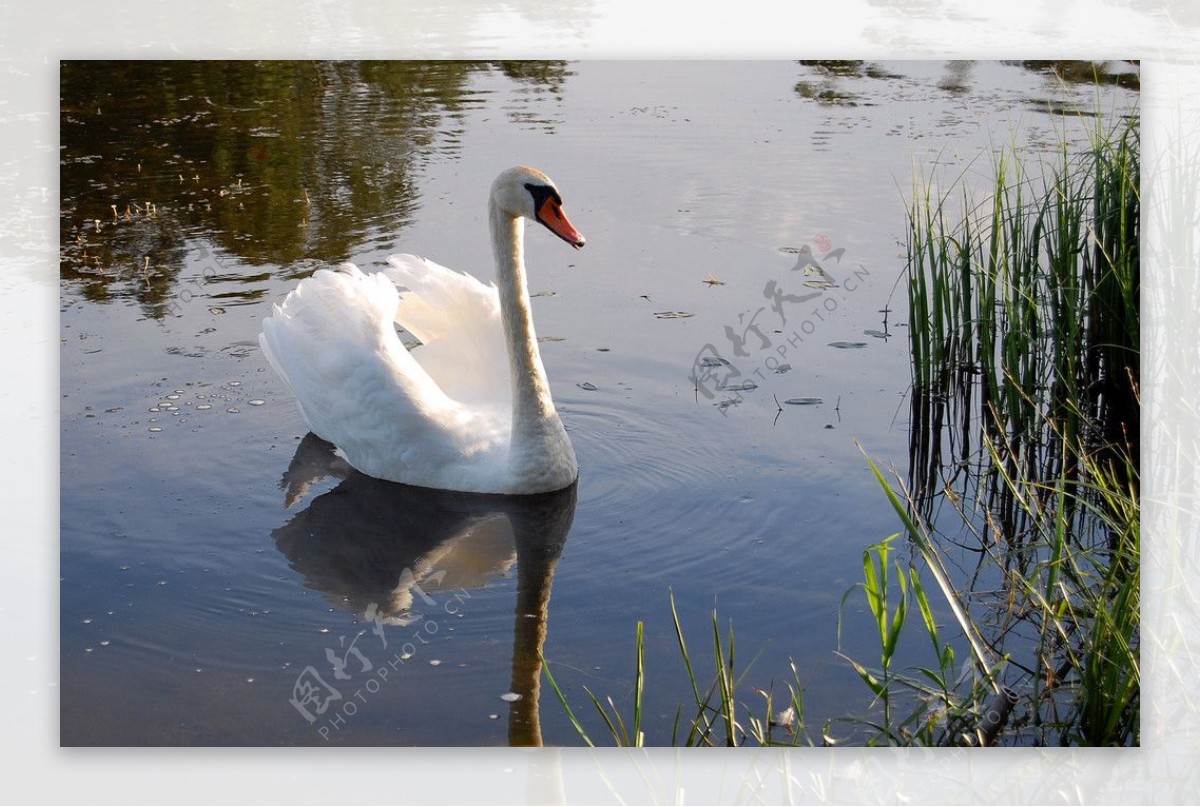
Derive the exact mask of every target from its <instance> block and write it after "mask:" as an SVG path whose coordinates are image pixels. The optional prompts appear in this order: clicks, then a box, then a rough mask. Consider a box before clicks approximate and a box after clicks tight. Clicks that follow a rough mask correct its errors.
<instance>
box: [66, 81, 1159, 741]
mask: <svg viewBox="0 0 1200 807" xmlns="http://www.w3.org/2000/svg"><path fill="white" fill-rule="evenodd" d="M1134 103H1136V91H1134V90H1129V89H1125V88H1123V87H1122V86H1120V82H1117V83H1113V84H1109V85H1106V86H1105V88H1104V89H1102V90H1099V91H1098V90H1096V89H1095V87H1093V86H1090V85H1087V84H1080V85H1074V84H1069V83H1064V82H1062V81H1061V80H1060V79H1058V78H1057V77H1055V76H1054V75H1053V74H1051V73H1049V72H1047V71H1044V70H1041V69H1038V67H1037V66H1035V65H1028V64H1019V63H1012V64H1007V63H998V62H949V63H942V62H930V63H919V62H918V63H912V62H899V63H815V64H810V63H795V62H746V63H740V62H710V63H691V62H653V63H627V62H583V63H519V62H518V63H495V64H484V63H470V62H449V63H432V62H421V63H414V62H399V63H361V64H360V63H355V64H351V63H335V64H326V63H311V62H304V63H266V64H261V63H250V62H237V63H224V62H205V63H186V62H175V63H114V62H103V63H82V62H80V63H64V64H63V66H62V106H61V110H62V113H61V114H62V121H61V132H62V154H61V157H62V168H61V194H62V214H61V234H62V236H61V237H62V262H61V265H62V295H61V337H62V344H61V395H62V399H61V404H62V435H61V582H60V590H61V625H60V630H61V642H60V644H61V696H60V697H61V741H62V744H63V745H176V744H187V745H279V744H284V745H302V744H307V745H332V744H340V745H381V744H397V745H497V744H505V743H510V742H513V743H530V742H539V741H541V742H545V743H547V744H567V745H570V744H578V743H579V742H580V740H579V737H578V735H577V734H576V732H575V730H574V729H573V728H572V727H571V725H570V723H569V722H568V720H567V718H566V716H565V715H564V714H563V710H562V709H561V707H560V705H559V704H558V703H557V701H556V699H555V698H554V696H553V693H552V692H551V691H550V689H549V687H547V686H542V687H540V692H539V687H538V681H539V669H540V664H539V653H540V654H542V655H544V657H545V659H546V660H547V662H548V664H549V665H550V669H551V671H552V672H553V674H554V676H555V678H556V680H557V681H558V682H559V684H560V685H561V686H563V688H564V689H565V691H566V692H567V694H568V697H569V698H570V699H571V701H572V703H573V705H574V706H575V708H576V709H577V711H579V712H581V713H582V714H583V715H584V716H585V719H587V720H588V722H589V725H590V727H591V728H592V729H593V730H594V734H595V735H596V736H600V735H601V734H602V729H601V727H600V725H599V724H598V722H597V721H596V720H594V715H593V714H592V713H591V707H590V706H589V705H588V704H587V702H586V696H585V694H584V692H583V687H585V686H586V687H587V688H588V689H590V690H591V691H593V692H595V693H597V694H599V695H601V696H602V697H603V696H607V695H611V696H612V697H613V699H614V701H616V702H617V703H618V704H619V705H622V707H623V708H627V705H628V704H629V703H630V697H631V692H632V688H633V683H634V664H633V661H634V637H635V627H636V623H637V622H638V621H642V622H644V623H645V645H646V670H647V679H646V684H645V689H646V693H647V694H646V709H647V713H646V717H645V729H646V732H647V741H648V743H649V744H665V743H667V742H669V740H670V736H671V726H672V723H673V721H674V719H675V712H676V708H677V707H678V706H680V705H681V704H687V703H688V702H689V700H690V685H689V684H688V682H687V680H686V678H685V676H684V669H683V665H682V662H681V661H680V659H679V654H678V649H677V647H676V642H675V637H674V630H673V627H672V617H671V611H670V598H671V597H672V596H673V597H674V600H675V603H676V606H677V608H678V612H679V615H680V619H681V622H682V624H683V627H684V630H685V632H686V633H687V635H688V637H689V641H690V644H691V646H692V648H693V650H694V653H695V656H696V661H697V664H698V665H699V667H700V669H701V671H702V673H701V676H700V677H701V678H702V679H704V681H705V682H706V681H707V680H709V678H710V674H709V672H708V670H709V669H710V665H711V651H709V650H708V647H709V645H710V644H711V631H712V622H711V618H712V617H711V614H712V611H713V609H714V608H716V609H717V611H718V613H719V616H720V620H721V624H722V626H723V627H727V626H728V625H729V624H732V626H733V629H734V632H735V634H736V639H737V653H738V658H739V666H741V667H743V668H744V667H745V666H746V664H747V663H748V662H749V661H750V660H751V659H754V661H753V665H752V666H750V668H749V672H748V674H747V675H746V676H745V678H744V680H743V696H744V698H745V699H746V700H747V701H748V702H752V703H757V696H755V695H754V694H753V693H754V689H755V688H759V689H770V688H771V687H772V686H778V685H779V684H780V683H781V682H783V681H786V680H790V677H791V673H790V670H789V667H788V664H789V660H794V662H795V664H796V668H797V670H798V672H799V674H800V677H801V680H802V681H803V683H804V685H805V688H806V697H807V702H808V704H809V716H808V717H809V721H810V725H813V726H819V725H820V723H821V722H822V721H823V720H824V719H825V718H827V717H833V716H841V715H848V714H861V713H862V712H863V711H865V709H866V708H867V703H868V698H867V695H868V693H867V691H866V689H865V688H864V687H863V686H862V684H861V682H859V681H857V678H856V676H855V675H854V673H853V671H852V669H851V668H850V666H849V665H848V664H847V662H846V661H845V660H844V659H843V658H841V657H839V655H838V652H839V650H840V652H843V653H845V654H847V655H849V656H851V657H853V658H856V659H860V660H863V661H865V662H867V663H870V662H871V660H872V659H873V658H876V657H877V651H876V647H875V642H876V639H874V638H873V635H872V633H871V631H872V630H873V624H872V623H871V622H870V621H869V619H868V618H867V614H866V611H865V609H864V608H863V607H862V603H861V595H851V596H850V597H849V598H847V599H846V600H845V604H844V605H843V604H842V601H843V595H845V593H846V592H847V590H848V589H850V588H851V586H853V585H854V583H856V582H857V581H858V580H860V577H861V564H862V552H863V550H864V549H865V548H866V547H867V546H869V545H870V544H872V543H875V542H877V541H879V540H880V539H882V538H884V537H886V536H888V535H889V534H891V533H893V532H896V531H897V529H898V524H897V522H896V519H895V516H894V513H893V512H892V510H891V508H890V505H889V504H888V502H887V500H886V499H885V498H884V496H883V495H882V492H881V491H880V490H879V488H878V486H877V484H876V483H875V481H874V480H873V478H872V476H871V474H870V472H869V470H868V468H867V465H866V462H865V461H864V458H863V451H866V452H869V453H870V454H871V456H873V457H875V458H876V459H877V460H879V461H880V462H881V463H883V464H885V465H886V464H891V465H894V466H895V467H896V468H898V469H901V470H903V468H904V466H905V463H906V461H907V459H906V458H907V451H908V436H907V432H906V428H907V413H908V408H907V404H906V398H905V395H906V391H907V388H908V383H909V370H908V353H907V338H906V337H907V333H906V323H905V316H906V312H905V310H904V303H903V300H904V295H903V288H902V287H898V286H897V282H898V279H899V278H900V277H901V275H902V272H903V269H904V257H903V253H904V243H903V242H904V233H905V217H904V216H905V207H904V199H905V197H906V195H907V193H908V191H909V189H910V188H911V181H912V177H913V176H914V173H916V174H918V175H921V176H926V175H932V174H939V175H944V176H945V177H947V178H948V179H950V180H953V179H954V178H956V177H959V176H963V177H965V181H966V182H967V184H976V183H978V184H979V185H980V186H981V187H986V185H987V184H988V183H989V182H990V171H991V162H990V159H989V157H988V156H987V155H988V154H989V153H990V152H991V151H992V150H994V149H997V148H1000V147H1002V146H1005V145H1008V144H1013V143H1016V144H1018V145H1019V147H1020V148H1022V149H1026V150H1032V151H1044V152H1045V153H1046V154H1047V155H1048V156H1052V152H1053V150H1054V148H1055V144H1056V143H1057V142H1059V140H1060V138H1061V137H1062V135H1063V134H1064V133H1065V134H1066V135H1067V136H1068V137H1070V138H1080V137H1082V136H1083V134H1082V133H1083V131H1084V129H1085V126H1086V122H1082V121H1081V120H1080V118H1078V117H1077V116H1075V115H1074V114H1073V113H1074V112H1077V111H1082V112H1087V111H1089V110H1094V109H1096V108H1097V106H1099V107H1100V108H1101V109H1111V108H1116V109H1120V108H1125V107H1128V106H1129V105H1131V104H1134ZM981 155H982V156H981ZM518 163H526V164H531V165H535V166H537V167H539V168H541V169H543V170H545V171H546V172H547V173H548V174H549V175H550V176H551V177H553V178H554V179H555V180H556V182H557V183H558V185H559V188H560V190H561V191H562V194H563V198H564V203H565V207H566V210H567V211H568V213H569V214H570V216H571V219H572V221H573V223H574V224H575V225H576V226H577V227H578V228H579V229H580V230H581V231H582V232H583V233H584V235H585V236H586V237H587V240H588V245H587V247H586V248H585V249H584V250H583V251H582V252H578V253H576V252H574V251H572V250H570V249H568V248H567V247H566V246H565V245H563V244H562V243H560V242H558V241H557V240H556V239H554V238H553V237H551V236H549V235H548V234H546V233H544V232H542V231H541V230H540V228H539V229H537V230H530V232H529V235H528V238H527V242H526V243H527V249H528V254H527V263H528V266H529V271H530V286H531V291H532V292H533V293H534V297H533V309H534V318H535V322H536V326H537V330H538V334H539V338H540V340H541V343H542V344H541V350H542V355H543V359H544V362H545V364H546V368H547V372H548V375H549V378H550V383H551V387H552V391H553V394H554V398H555V401H556V403H557V405H558V408H559V410H560V413H561V415H562V418H563V421H564V423H565V424H566V427H567V429H568V431H569V433H570V435H571V438H572V441H573V442H574V445H575V449H576V453H577V454H578V457H579V461H580V465H581V473H580V478H579V481H578V483H577V485H576V486H575V487H573V488H571V489H569V490H568V491H565V492H562V493H559V494H554V495H550V496H541V497H531V498H529V499H525V500H512V499H504V498H502V497H479V496H475V497H472V496H461V495H451V494H442V493H436V492H431V491H425V490H419V489H411V488H404V487H402V486H398V485H391V484H386V483H379V482H377V481H375V480H371V479H368V478H366V477H363V476H361V475H357V474H354V473H350V472H349V471H348V469H347V468H346V467H345V466H344V465H343V464H341V463H340V462H339V461H338V460H337V459H336V458H335V457H334V456H332V455H331V453H330V451H329V448H328V446H326V445H324V444H322V443H320V441H317V440H314V439H312V438H305V432H306V429H305V427H304V425H303V423H302V421H301V419H300V417H299V415H298V413H297V411H296V408H295V405H294V402H293V401H292V399H291V397H290V395H289V394H288V392H287V390H286V389H285V387H284V385H283V384H282V382H281V381H280V380H279V379H278V378H277V377H276V376H275V375H274V373H273V372H272V371H271V369H270V368H269V366H268V365H267V363H266V360H265V358H264V357H263V356H262V354H261V352H260V351H259V349H258V346H257V334H258V331H259V327H260V324H261V321H262V319H263V317H264V316H266V315H267V314H268V313H269V312H270V306H271V305H272V304H273V303H277V302H279V301H281V300H282V298H283V297H284V296H285V295H286V293H287V292H288V291H289V290H290V289H291V288H293V287H294V286H295V284H296V283H297V282H298V281H299V280H300V279H301V278H303V277H305V276H307V275H308V274H310V273H311V272H312V271H314V270H315V269H316V268H318V267H320V266H323V265H326V264H330V263H337V262H341V261H344V260H353V261H354V262H356V263H357V264H358V265H359V266H360V267H363V268H364V269H370V268H373V267H378V266H380V265H383V264H384V263H385V261H386V257H387V256H388V255H390V254H393V253H396V252H414V253H418V254H422V255H427V256H429V257H430V258H432V259H434V260H436V261H438V262H439V263H443V264H445V265H448V266H452V267H456V268H460V269H464V270H467V271H470V272H472V273H474V274H476V275H477V276H479V277H481V278H484V279H490V277H491V265H492V264H491V255H490V248H489V245H488V239H487V232H486V225H485V222H484V216H483V212H484V206H485V202H486V193H487V190H488V187H489V185H490V182H491V180H492V178H493V177H494V176H495V175H496V174H497V173H498V172H499V171H500V170H501V169H503V168H506V167H508V166H510V165H513V164H518ZM860 446H861V448H860ZM839 611H840V613H841V618H842V623H841V627H840V635H839V624H838V621H839ZM902 650H904V649H903V648H902ZM906 652H907V651H906ZM919 660H920V658H919V657H918V656H914V657H913V658H911V659H908V658H905V657H902V658H901V659H900V662H901V663H909V662H911V663H915V662H916V661H919ZM685 711H686V710H685Z"/></svg>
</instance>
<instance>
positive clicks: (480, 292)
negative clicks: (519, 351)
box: [382, 255, 512, 407]
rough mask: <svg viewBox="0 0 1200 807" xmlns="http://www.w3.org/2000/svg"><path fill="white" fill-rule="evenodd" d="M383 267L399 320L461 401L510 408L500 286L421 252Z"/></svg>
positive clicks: (419, 354) (431, 369) (433, 372)
mask: <svg viewBox="0 0 1200 807" xmlns="http://www.w3.org/2000/svg"><path fill="white" fill-rule="evenodd" d="M388 264H389V266H388V267H387V268H385V269H383V270H382V272H383V274H385V275H387V276H388V277H389V278H391V280H392V282H394V283H395V284H396V285H397V286H401V287H403V288H404V289H406V290H407V291H404V292H402V293H401V295H400V304H399V306H398V307H397V309H396V312H395V317H396V322H398V323H399V324H400V325H401V326H403V327H404V328H405V330H407V331H408V332H409V333H411V334H412V335H413V336H415V337H417V338H418V339H420V340H421V342H422V343H423V344H422V346H421V347H419V348H417V349H416V350H414V351H413V355H414V357H415V358H416V360H417V361H418V362H420V364H421V366H422V367H424V368H425V370H426V371H427V372H428V373H429V375H430V376H431V377H432V378H433V380H434V381H436V382H437V384H438V386H439V387H441V389H442V390H443V391H444V392H445V393H446V394H447V395H449V396H450V397H451V398H454V399H455V400H458V401H464V402H470V403H487V404H489V405H492V406H497V407H509V406H511V401H512V388H511V385H510V383H509V369H508V354H507V352H506V350H505V346H504V345H505V342H504V332H503V328H502V326H501V323H500V298H499V296H498V295H497V294H496V287H495V286H494V285H492V284H490V283H488V284H484V283H481V282H480V281H478V280H476V279H475V278H473V277H471V276H470V275H467V274H463V273H461V272H456V271H454V270H453V269H447V268H446V267H445V266H441V265H440V264H437V263H434V262H433V261H430V260H426V259H424V258H419V257H417V256H416V255H393V256H391V257H390V258H388Z"/></svg>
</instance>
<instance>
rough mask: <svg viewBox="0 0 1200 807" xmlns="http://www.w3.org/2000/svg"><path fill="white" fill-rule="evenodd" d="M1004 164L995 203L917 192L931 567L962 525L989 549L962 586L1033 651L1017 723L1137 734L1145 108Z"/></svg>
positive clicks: (1016, 651)
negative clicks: (1082, 144) (1084, 143)
mask: <svg viewBox="0 0 1200 807" xmlns="http://www.w3.org/2000/svg"><path fill="white" fill-rule="evenodd" d="M994 168H995V181H994V185H993V187H992V189H991V193H990V196H989V198H988V199H987V200H986V201H985V202H983V203H982V204H974V203H972V202H971V200H970V198H969V195H968V194H967V193H966V191H961V197H960V195H959V194H960V192H958V191H956V192H953V194H954V195H953V197H952V196H951V195H950V194H947V195H944V196H940V197H939V196H937V195H935V193H934V191H933V189H932V185H931V184H929V183H927V184H925V185H923V186H919V187H918V189H917V193H915V194H914V201H913V203H912V205H911V207H910V209H909V215H908V225H909V226H908V257H909V264H908V277H909V284H908V294H909V311H910V317H909V324H910V334H911V336H910V338H911V340H912V342H911V345H912V378H913V389H912V404H911V432H910V445H909V452H910V462H909V471H908V475H907V478H908V485H907V488H905V489H904V501H905V508H906V509H907V511H908V512H907V513H906V514H905V515H904V518H905V521H906V526H907V527H908V532H909V534H910V535H911V536H912V537H913V538H914V541H915V542H916V543H917V545H918V547H919V548H920V549H921V552H922V554H923V555H924V557H925V560H926V561H930V563H931V568H934V564H933V562H932V561H931V558H932V559H933V560H937V558H938V557H939V553H940V552H944V550H945V547H946V546H950V545H958V546H960V547H963V548H964V549H965V551H966V552H967V553H971V554H973V556H974V557H975V558H976V559H977V560H976V567H975V569H974V571H973V572H972V573H971V575H970V578H969V584H970V587H971V590H970V591H968V592H967V594H966V595H965V596H963V597H961V598H960V597H959V596H958V595H956V594H954V592H952V591H946V590H945V587H943V590H944V593H945V594H946V595H947V600H948V601H949V602H951V603H952V604H953V603H954V602H955V601H957V600H960V599H961V600H962V602H961V603H960V604H959V607H960V608H965V609H966V610H968V611H969V613H970V616H969V621H970V623H971V624H970V627H969V628H968V627H967V626H963V630H964V631H965V632H966V635H967V637H968V638H971V637H977V638H976V639H974V640H973V641H981V640H983V641H986V643H987V644H988V645H989V646H990V647H992V648H994V649H996V650H997V651H998V652H1000V649H1001V648H1003V649H1004V650H1006V651H1007V652H1009V653H1010V655H1011V657H1012V659H1013V663H1012V664H1010V665H1008V667H1007V669H1008V672H1009V674H1010V675H1011V676H1013V678H1012V682H1013V683H1014V684H1019V686H1014V690H1015V691H1017V692H1019V693H1022V696H1021V702H1020V707H1021V708H1020V709H1019V710H1018V712H1017V715H1018V716H1017V717H1016V718H1015V720H1016V721H1017V722H1018V724H1020V731H1018V732H1016V735H1017V736H1014V737H1013V738H1011V739H1012V741H1013V742H1021V741H1027V742H1062V743H1071V744H1114V743H1115V744H1128V743H1132V742H1136V741H1137V737H1138V717H1139V705H1138V704H1139V697H1138V693H1139V686H1140V674H1139V664H1138V653H1137V647H1138V638H1139V621H1138V620H1139V614H1140V607H1139V606H1140V592H1139V589H1138V577H1139V575H1138V571H1139V563H1140V533H1139V528H1138V519H1139V497H1138V477H1139V470H1138V464H1137V457H1138V451H1139V446H1140V400H1139V375H1140V372H1139V348H1140V346H1139V327H1140V319H1139V307H1138V306H1139V294H1140V261H1139V258H1140V256H1139V248H1140V231H1139V215H1140V198H1139V190H1138V189H1139V181H1140V142H1139V130H1138V122H1137V120H1136V119H1134V118H1130V119H1125V120H1122V121H1120V122H1119V123H1118V124H1117V125H1115V126H1112V127H1110V128H1107V129H1105V128H1103V124H1100V125H1098V126H1097V127H1096V130H1095V131H1094V133H1093V135H1092V140H1091V143H1090V146H1089V147H1088V148H1086V149H1084V150H1082V151H1080V152H1072V151H1071V150H1070V149H1068V147H1067V146H1065V145H1064V146H1063V147H1062V149H1061V150H1060V153H1059V156H1058V160H1057V163H1056V164H1054V165H1051V166H1042V169H1043V170H1042V171H1040V172H1039V173H1038V176H1037V177H1031V176H1029V175H1028V171H1027V170H1026V165H1025V164H1023V162H1022V160H1021V158H1020V157H1019V156H1018V155H1016V154H1015V153H1014V152H1012V151H1011V150H1009V151H1005V152H1004V153H1002V154H1001V155H1000V156H998V157H997V158H996V160H995V163H994ZM952 198H953V199H954V200H956V202H957V204H958V206H959V207H958V212H957V213H953V214H952V213H951V212H950V208H951V206H952V201H951V199H952ZM880 479H881V481H883V480H882V477H880ZM885 487H887V485H886V483H885ZM888 491H889V495H892V496H893V497H895V493H894V492H893V491H892V489H891V488H890V487H888ZM939 582H940V581H939ZM985 584H986V586H987V587H988V588H989V590H988V591H987V592H985V591H984V590H983V589H984V587H985ZM956 613H957V612H956ZM960 622H961V620H960ZM977 656H978V654H977ZM976 660H977V661H978V662H979V663H981V664H982V663H983V660H982V659H980V658H978V657H977V659H976ZM1014 670H1016V672H1013V671H1014Z"/></svg>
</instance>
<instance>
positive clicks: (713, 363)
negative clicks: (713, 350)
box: [700, 356, 729, 367]
mask: <svg viewBox="0 0 1200 807" xmlns="http://www.w3.org/2000/svg"><path fill="white" fill-rule="evenodd" d="M728 365H729V361H728V360H726V359H722V358H721V357H720V356H705V357H704V358H703V359H701V360H700V366H701V367H725V366H728Z"/></svg>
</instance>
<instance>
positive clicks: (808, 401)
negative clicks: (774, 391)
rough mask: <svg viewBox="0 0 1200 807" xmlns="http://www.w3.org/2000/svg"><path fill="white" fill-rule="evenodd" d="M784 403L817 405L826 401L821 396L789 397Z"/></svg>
mask: <svg viewBox="0 0 1200 807" xmlns="http://www.w3.org/2000/svg"><path fill="white" fill-rule="evenodd" d="M784 403H785V404H791V405H792V406H816V405H817V404H822V403H825V402H824V401H823V400H821V399H820V398H788V399H787V400H786V401H784Z"/></svg>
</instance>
